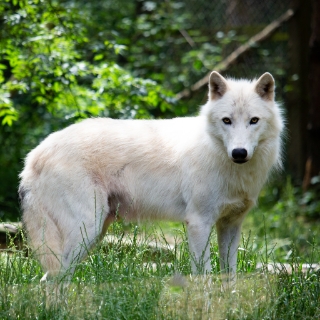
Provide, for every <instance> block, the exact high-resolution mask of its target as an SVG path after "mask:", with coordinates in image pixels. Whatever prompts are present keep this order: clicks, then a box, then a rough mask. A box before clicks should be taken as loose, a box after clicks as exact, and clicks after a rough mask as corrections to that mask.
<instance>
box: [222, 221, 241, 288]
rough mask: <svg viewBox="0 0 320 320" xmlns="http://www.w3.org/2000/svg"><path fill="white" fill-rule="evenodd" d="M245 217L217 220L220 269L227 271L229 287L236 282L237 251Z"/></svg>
mask: <svg viewBox="0 0 320 320" xmlns="http://www.w3.org/2000/svg"><path fill="white" fill-rule="evenodd" d="M243 218H244V216H243V217H240V218H238V219H235V220H232V219H230V217H227V218H222V219H220V220H218V221H217V224H216V227H217V235H218V245H219V254H220V269H221V271H222V272H225V273H227V279H226V280H227V281H226V282H227V283H226V282H225V283H224V286H225V285H226V284H227V287H229V286H232V285H234V284H235V281H236V271H237V253H238V245H239V241H240V234H241V225H242V221H243Z"/></svg>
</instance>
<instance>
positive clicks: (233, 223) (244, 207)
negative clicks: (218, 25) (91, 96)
mask: <svg viewBox="0 0 320 320" xmlns="http://www.w3.org/2000/svg"><path fill="white" fill-rule="evenodd" d="M282 130H283V120H282V117H281V112H280V110H279V107H278V105H277V104H276V103H275V101H274V79H273V77H272V76H271V75H270V74H269V73H265V74H263V75H262V76H261V77H260V78H259V79H258V80H253V81H247V80H232V79H227V80H226V79H225V78H224V77H222V76H221V75H220V74H219V73H217V72H212V73H211V76H210V80H209V100H208V102H207V103H206V104H205V105H204V106H203V107H202V109H201V112H200V115H199V116H196V117H189V118H176V119H172V120H112V119H102V118H98V119H88V120H85V121H83V122H81V123H78V124H74V125H71V126H69V127H68V128H66V129H64V130H61V131H59V132H56V133H53V134H51V135H50V136H49V137H47V138H46V139H45V140H44V141H43V142H42V143H41V144H40V145H39V146H38V147H36V148H35V149H34V150H33V151H31V152H30V153H29V155H28V156H27V158H26V163H25V168H24V170H23V171H22V173H21V175H20V177H21V184H20V188H19V193H20V198H21V201H22V208H23V222H24V225H25V228H26V230H27V233H28V236H29V239H30V243H31V246H32V247H33V248H34V250H35V253H36V255H37V256H38V258H39V260H40V262H41V264H42V266H43V268H44V270H45V271H46V274H45V276H44V279H45V278H46V276H47V275H51V276H56V275H62V274H64V273H65V272H66V271H67V270H68V271H70V273H71V274H72V272H73V270H74V268H75V264H76V262H78V261H79V260H80V259H83V258H84V256H85V255H86V252H87V248H88V247H92V246H93V245H94V244H95V243H96V241H97V239H99V238H100V237H101V236H103V234H104V233H105V231H106V228H107V227H108V225H109V224H110V223H112V221H114V219H115V218H116V216H117V215H118V216H119V217H122V218H123V219H125V220H127V221H132V220H135V219H138V220H141V219H143V218H147V219H171V220H178V221H183V222H185V223H186V225H187V232H188V241H189V247H190V252H191V255H192V257H193V259H192V269H193V272H201V273H209V272H210V271H211V266H210V254H209V252H210V250H209V246H208V239H209V236H210V232H211V229H212V226H213V225H214V224H216V229H217V235H218V244H219V252H220V263H221V270H225V271H227V272H229V276H230V275H232V276H234V275H235V271H236V263H237V247H238V244H239V238H240V228H241V224H242V221H243V219H244V217H245V215H246V213H247V212H248V210H249V209H250V208H251V207H252V206H254V205H255V203H256V200H257V198H258V194H259V191H260V190H261V187H262V186H263V184H264V183H265V181H266V179H267V177H268V174H269V173H270V171H271V169H272V168H276V167H279V166H281V156H280V154H281V132H282ZM200 269H201V270H200Z"/></svg>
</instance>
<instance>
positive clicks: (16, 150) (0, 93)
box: [0, 0, 175, 219]
mask: <svg viewBox="0 0 320 320" xmlns="http://www.w3.org/2000/svg"><path fill="white" fill-rule="evenodd" d="M99 3H100V1H95V2H94V4H95V5H97V4H99ZM81 5H83V3H82V4H80V3H77V2H76V1H38V0H30V1H14V0H12V1H9V0H8V1H3V2H1V4H0V17H1V20H0V21H1V22H0V121H1V123H2V125H1V126H0V166H1V171H0V180H1V181H3V183H2V184H1V185H0V218H2V219H17V218H18V212H19V209H18V201H17V194H16V190H17V184H18V177H17V176H18V172H19V171H21V168H22V161H21V160H22V159H23V158H24V156H25V154H26V153H27V152H28V151H29V150H30V149H31V148H33V147H34V146H35V145H37V144H38V143H39V141H40V140H41V139H43V137H45V136H46V135H47V134H49V133H50V132H52V131H55V130H58V129H61V128H63V127H65V126H67V125H68V124H71V123H73V122H75V121H78V120H80V119H83V118H86V117H96V116H108V117H117V118H154V117H160V116H161V117H166V116H172V115H173V114H174V110H173V105H174V103H175V100H174V99H173V94H172V93H170V92H169V91H168V90H165V89H164V88H163V87H162V86H161V85H159V84H157V83H156V82H155V81H153V80H150V79H142V78H139V77H137V76H135V75H133V74H132V73H130V72H129V71H127V70H125V69H124V68H123V67H121V66H120V65H119V64H118V63H117V59H118V56H119V55H120V54H121V52H122V51H123V50H124V49H125V46H124V45H123V44H121V43H117V42H116V40H115V39H113V38H114V37H113V36H111V35H112V33H113V32H115V31H114V29H111V26H110V29H108V32H109V35H110V38H111V39H108V38H105V37H98V38H94V37H92V34H94V33H96V32H98V31H99V29H100V28H101V26H100V25H99V24H98V21H95V20H92V19H91V13H92V11H91V10H89V9H90V8H89V9H88V8H86V6H85V5H84V6H83V7H81ZM118 16H119V15H118Z"/></svg>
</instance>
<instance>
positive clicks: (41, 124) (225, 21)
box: [0, 0, 320, 221]
mask: <svg viewBox="0 0 320 320" xmlns="http://www.w3.org/2000/svg"><path fill="white" fill-rule="evenodd" d="M289 9H292V10H293V12H294V14H293V16H290V17H288V18H287V20H285V21H282V22H280V23H279V27H278V28H276V30H275V31H274V32H272V33H270V34H266V37H265V38H264V39H263V40H262V41H260V42H259V43H252V42H250V46H249V49H248V50H247V51H246V52H245V53H244V54H241V55H239V56H238V57H237V59H235V61H234V62H233V63H232V64H230V65H228V66H227V68H224V70H223V72H222V74H223V75H224V76H231V77H243V78H254V77H259V76H260V75H261V74H262V73H264V72H266V71H268V72H270V73H272V74H273V76H274V77H275V80H276V85H277V100H278V101H280V102H281V103H282V105H283V108H284V110H285V113H286V117H287V120H288V134H287V136H288V137H287V139H286V159H285V162H286V169H285V172H284V173H283V175H282V176H279V177H278V178H277V177H276V179H275V180H274V181H273V184H274V185H275V188H276V189H274V190H276V191H275V192H274V193H275V194H280V193H281V187H282V184H283V181H285V180H286V178H285V176H288V177H289V178H290V179H291V181H292V183H293V185H294V186H295V187H296V190H297V191H296V195H297V197H300V199H301V201H300V204H301V212H303V213H304V214H306V212H307V214H309V215H310V216H312V218H316V219H318V218H319V217H320V200H319V182H320V175H319V172H320V142H319V141H320V97H319V92H320V79H319V78H320V49H319V47H320V28H319V21H320V17H319V13H320V8H319V4H318V1H316V0H305V1H298V0H283V1H276V0H269V1H262V0H260V1H259V0H242V1H240V0H229V1H227V0H216V1H203V0H197V1H195V0H187V1H138V0H136V1H130V2H128V1H124V0H117V1H109V0H105V1H98V0H91V1H90V2H88V1H83V0H77V1H71V0H68V1H62V0H59V1H42V2H41V1H35V0H30V1H29V2H24V1H20V2H19V1H16V0H11V1H8V2H5V3H1V4H0V117H1V121H2V124H1V125H0V142H1V143H0V219H2V220H4V221H5V220H18V219H19V217H20V210H19V203H18V198H17V186H18V173H19V172H20V171H21V169H22V166H23V158H24V157H25V155H26V153H27V152H28V151H30V150H31V149H32V148H34V147H35V146H36V145H37V144H38V143H39V142H40V141H41V140H42V139H43V138H44V137H45V136H46V135H48V134H49V133H50V132H53V131H56V130H58V129H61V128H64V127H65V126H67V125H69V124H71V123H74V122H76V121H79V120H81V119H83V118H86V117H91V116H110V117H115V118H169V117H175V116H186V115H194V114H196V113H197V111H198V109H199V106H200V105H202V104H204V103H205V101H206V96H207V88H206V86H205V85H204V86H202V87H201V88H199V89H198V90H195V91H193V92H192V93H191V94H190V95H188V96H185V97H182V98H181V99H176V94H177V93H180V92H182V91H183V90H185V89H188V88H190V87H191V86H192V85H193V84H194V83H196V82H197V81H198V80H200V79H202V78H203V77H205V75H206V74H207V73H208V72H209V71H211V70H214V69H215V68H216V67H217V66H219V63H221V62H223V61H224V59H225V58H227V57H228V56H229V55H230V54H231V53H233V52H234V51H235V50H236V49H237V48H239V47H240V46H241V45H245V44H247V43H248V41H249V40H250V39H251V37H253V36H255V35H256V34H258V33H259V32H261V31H263V30H265V28H266V27H268V26H269V25H270V24H271V23H273V22H275V21H278V19H279V17H281V16H283V14H285V13H286V12H288V10H289ZM220 66H221V65H220ZM273 200H276V197H275V198H273ZM306 207H307V208H308V210H305V208H306Z"/></svg>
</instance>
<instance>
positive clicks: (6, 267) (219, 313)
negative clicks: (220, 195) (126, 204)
mask: <svg viewBox="0 0 320 320" xmlns="http://www.w3.org/2000/svg"><path fill="white" fill-rule="evenodd" d="M269 195H270V189H269V190H266V191H265V192H264V193H263V194H262V197H261V200H260V202H261V203H260V206H259V209H255V210H254V211H252V212H251V213H250V214H249V216H248V217H247V219H246V221H245V224H244V226H243V239H242V242H241V245H240V250H239V272H238V281H237V286H236V287H235V288H233V289H232V290H228V291H221V277H220V275H219V265H218V256H217V244H216V237H215V233H214V232H213V235H212V240H211V242H212V243H211V244H212V251H211V260H212V266H213V267H212V276H210V277H200V276H198V277H194V276H191V275H190V262H189V254H188V250H187V243H186V237H185V232H184V229H183V226H182V225H181V224H174V223H166V224H164V223H161V224H160V225H156V226H150V225H147V226H141V227H136V226H134V225H130V226H127V227H123V226H122V225H121V223H117V224H114V225H113V226H112V228H111V229H110V230H109V232H110V233H112V234H113V237H112V238H111V240H110V239H109V241H104V242H103V243H102V244H101V245H100V246H99V247H98V248H96V249H95V250H94V252H92V254H91V255H90V256H89V257H88V258H87V259H86V260H85V261H84V262H82V263H81V264H80V265H79V266H78V268H77V270H76V273H75V275H74V276H73V278H72V281H71V284H70V286H69V287H68V288H67V289H66V288H65V289H64V290H63V292H62V293H61V294H60V295H59V299H56V298H55V297H53V298H49V300H50V301H52V302H51V304H50V305H49V306H47V307H46V301H47V299H48V298H46V292H45V291H46V289H45V288H44V287H43V286H41V285H40V283H39V280H40V278H41V276H42V271H41V269H40V266H39V264H38V263H37V261H35V260H34V259H33V258H32V256H29V257H26V256H25V254H24V253H23V252H20V251H16V252H14V253H10V254H9V253H2V254H1V255H0V319H319V318H320V271H313V270H309V271H307V272H303V270H302V263H315V262H316V263H319V261H320V245H319V238H320V237H319V234H320V225H319V223H316V222H315V221H313V222H307V221H306V220H304V219H302V218H297V216H296V214H297V210H299V208H298V203H297V201H296V200H295V197H294V193H293V191H292V190H291V191H290V186H289V187H288V188H287V190H286V192H285V196H284V197H282V198H281V199H279V201H277V202H275V197H270V196H269ZM123 230H125V236H124V233H123ZM110 242H112V244H110ZM258 262H260V263H262V265H265V266H266V263H275V262H281V263H289V264H290V265H291V266H292V267H293V269H294V270H293V272H288V271H287V270H286V269H285V268H281V265H280V267H279V265H277V270H278V273H277V274H274V273H271V272H269V271H267V270H266V269H265V268H261V269H259V270H257V269H256V265H257V263H258ZM47 290H48V292H50V293H52V292H53V293H52V295H53V296H54V295H55V293H54V290H53V289H52V287H51V284H50V283H49V284H48V286H47Z"/></svg>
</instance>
